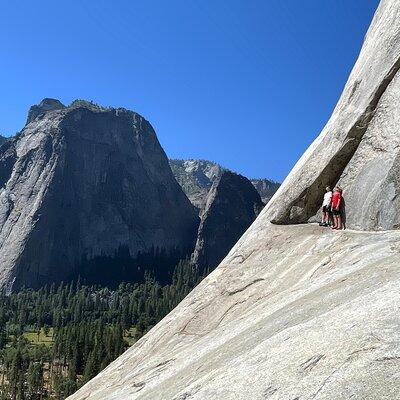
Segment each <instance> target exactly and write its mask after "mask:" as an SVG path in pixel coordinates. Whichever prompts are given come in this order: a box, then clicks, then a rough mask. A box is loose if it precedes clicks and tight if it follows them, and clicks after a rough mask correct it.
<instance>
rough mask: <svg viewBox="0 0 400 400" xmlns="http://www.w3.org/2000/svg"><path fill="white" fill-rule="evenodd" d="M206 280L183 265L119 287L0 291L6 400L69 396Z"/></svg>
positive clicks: (1, 384)
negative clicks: (161, 277) (167, 276)
mask: <svg viewBox="0 0 400 400" xmlns="http://www.w3.org/2000/svg"><path fill="white" fill-rule="evenodd" d="M201 279H202V275H201V274H200V273H199V271H198V270H197V269H196V268H194V267H193V266H192V265H191V264H190V262H189V261H187V260H185V261H180V262H179V264H178V265H177V266H176V267H175V269H174V272H173V275H172V280H171V282H170V283H169V284H164V285H162V284H160V283H159V282H157V281H156V280H155V279H154V278H153V277H152V276H151V275H150V274H147V275H146V276H145V279H144V281H143V282H141V283H121V284H120V285H119V286H118V288H116V289H115V290H112V289H109V288H107V287H102V286H100V285H90V286H89V285H85V284H83V283H82V282H81V281H80V280H78V281H76V282H71V283H68V284H63V283H61V284H60V285H59V286H57V287H56V286H55V285H52V286H51V287H47V286H46V287H43V288H42V289H40V290H31V289H23V290H21V291H20V292H18V293H13V294H11V295H6V294H5V293H4V292H3V293H0V400H5V399H7V400H8V399H11V400H42V399H60V400H61V399H65V398H66V397H67V396H69V395H70V394H72V393H74V392H75V391H76V390H77V389H79V387H81V386H82V385H83V384H85V383H86V382H87V381H89V380H90V379H91V378H93V377H94V376H95V375H97V374H98V373H99V372H100V371H101V370H102V369H104V368H105V367H106V366H107V365H108V364H109V363H110V362H112V361H113V360H114V359H116V358H117V357H118V356H119V355H120V354H122V353H123V352H124V351H125V350H126V349H127V348H128V347H129V346H130V345H132V344H133V343H135V342H136V341H137V340H138V339H140V337H142V336H143V335H144V334H145V333H146V332H147V331H148V330H150V329H151V328H152V327H153V326H154V325H155V324H156V323H157V322H158V321H160V320H161V319H162V318H163V317H164V316H165V315H166V314H168V313H169V312H170V311H171V310H172V309H173V308H174V307H175V306H176V305H177V304H178V303H179V302H180V301H181V300H182V299H183V298H184V297H185V296H186V295H187V294H188V293H189V292H190V291H191V290H192V289H193V288H194V287H195V286H196V285H197V284H198V283H199V282H200V281H201Z"/></svg>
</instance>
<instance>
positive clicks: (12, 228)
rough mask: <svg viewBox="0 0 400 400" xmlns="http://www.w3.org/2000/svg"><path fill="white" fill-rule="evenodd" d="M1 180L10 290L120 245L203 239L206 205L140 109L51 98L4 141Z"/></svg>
mask: <svg viewBox="0 0 400 400" xmlns="http://www.w3.org/2000/svg"><path fill="white" fill-rule="evenodd" d="M0 187H1V189H0V265H1V268H0V285H1V286H2V287H6V288H7V289H9V290H14V289H18V288H20V287H22V286H30V287H38V286H41V285H43V284H45V283H49V282H60V281H61V280H66V279H68V278H71V276H73V275H74V274H75V275H76V274H79V273H80V271H79V269H78V268H79V266H80V265H81V263H82V262H83V260H92V259H95V258H96V257H106V256H109V257H113V256H114V255H115V254H116V252H118V251H119V250H120V249H125V251H126V252H128V253H129V255H130V256H131V257H133V258H134V257H135V256H136V255H137V254H138V253H139V252H141V253H143V252H146V251H150V250H151V249H154V248H160V249H164V250H166V251H167V252H173V251H179V252H183V253H188V252H191V251H192V249H193V246H194V242H195V235H196V231H197V228H198V224H199V220H198V216H197V211H196V209H195V208H194V207H193V206H192V205H191V203H190V202H189V200H188V199H187V197H186V196H185V194H184V193H183V191H182V189H181V188H180V186H179V185H178V184H177V182H176V180H175V179H174V176H173V174H172V172H171V169H170V167H169V164H168V159H167V157H166V155H165V153H164V151H163V149H162V148H161V146H160V144H159V142H158V140H157V137H156V134H155V132H154V130H153V128H152V127H151V125H150V123H149V122H147V121H146V120H145V119H144V118H143V117H141V116H140V115H139V114H137V113H135V112H132V111H128V110H125V109H104V108H102V107H96V106H95V105H93V104H92V103H90V104H88V106H86V104H85V103H84V102H82V101H80V102H78V103H73V105H72V106H70V107H65V106H64V105H62V104H61V103H60V102H59V101H57V100H54V99H44V100H43V101H42V102H41V103H40V104H39V105H37V106H33V107H31V109H30V111H29V117H28V123H27V125H26V126H25V128H24V129H23V130H22V131H21V132H20V133H19V134H18V135H16V136H15V137H13V138H12V139H10V140H9V141H7V142H6V143H5V144H4V145H3V146H2V147H1V148H0ZM95 267H96V265H93V268H94V271H93V272H95V273H99V271H97V272H96V268H95ZM99 274H100V273H99Z"/></svg>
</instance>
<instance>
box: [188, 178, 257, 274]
mask: <svg viewBox="0 0 400 400" xmlns="http://www.w3.org/2000/svg"><path fill="white" fill-rule="evenodd" d="M263 207H264V203H263V202H262V201H261V197H260V195H259V194H258V192H257V190H256V189H255V188H254V186H253V185H252V184H251V182H250V181H249V180H248V179H247V178H245V177H244V176H241V175H237V174H235V173H233V172H230V171H223V172H222V174H221V175H220V176H219V177H218V179H217V180H216V181H215V182H214V183H213V185H212V187H211V189H210V191H209V193H208V195H207V200H206V205H205V207H204V210H203V211H202V213H201V215H200V220H201V222H200V226H199V230H198V234H197V242H196V247H195V250H194V253H193V257H192V260H193V262H194V264H195V265H197V266H198V267H199V268H200V270H212V269H214V268H215V267H216V266H217V265H218V264H219V263H220V262H221V261H222V260H223V258H224V257H225V256H226V255H227V254H228V252H229V250H230V249H231V248H232V247H233V245H234V244H235V243H236V242H237V241H238V240H239V238H240V237H241V236H242V235H243V233H244V232H245V231H246V229H247V228H248V227H249V226H250V225H251V224H252V223H253V222H254V220H255V219H256V217H257V215H258V214H259V213H260V211H261V210H262V208H263Z"/></svg>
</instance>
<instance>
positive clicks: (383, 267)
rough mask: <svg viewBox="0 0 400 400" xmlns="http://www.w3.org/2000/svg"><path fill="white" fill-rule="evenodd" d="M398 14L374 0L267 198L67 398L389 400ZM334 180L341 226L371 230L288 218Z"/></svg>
mask: <svg viewBox="0 0 400 400" xmlns="http://www.w3.org/2000/svg"><path fill="white" fill-rule="evenodd" d="M399 21H400V2H398V1H397V0H383V1H381V4H380V6H379V8H378V10H377V12H376V15H375V17H374V19H373V21H372V24H371V27H370V29H369V31H368V34H367V36H366V38H365V41H364V45H363V48H362V50H361V53H360V57H359V59H358V61H357V63H356V65H355V67H354V69H353V71H352V74H351V76H350V78H349V81H348V83H347V85H346V87H345V89H344V92H343V95H342V97H341V99H340V100H339V103H338V105H337V106H336V108H335V111H334V113H333V115H332V117H331V119H330V120H329V122H328V124H327V126H326V127H325V128H324V130H323V132H322V133H321V135H320V136H319V137H318V138H317V140H316V141H315V142H314V144H312V146H311V147H310V148H309V150H307V152H306V153H305V154H304V156H303V157H302V158H301V159H300V161H299V162H298V164H297V165H296V166H295V168H294V169H293V171H292V172H291V174H290V175H289V177H288V178H287V180H286V181H285V182H284V183H283V185H282V186H281V188H280V189H279V190H278V192H277V193H276V195H275V196H274V198H273V199H272V200H271V202H270V203H269V204H268V205H267V206H266V207H265V208H264V210H263V211H262V212H261V214H260V215H259V217H258V218H257V219H256V221H255V222H254V223H253V225H252V226H251V227H250V228H249V229H248V230H247V231H246V233H245V234H244V235H243V236H242V238H241V239H240V240H239V242H238V243H237V244H236V245H235V246H234V248H233V249H232V250H231V251H230V253H229V254H228V256H227V257H226V258H225V259H224V260H223V261H222V263H221V264H220V265H219V266H218V268H217V269H216V270H215V271H214V272H213V273H211V275H209V276H208V277H207V278H206V279H205V280H204V281H203V282H202V283H201V284H200V285H199V286H198V287H197V288H196V289H195V290H194V291H193V292H192V293H191V294H189V295H188V296H187V297H186V298H185V299H184V301H183V302H182V303H181V304H179V305H178V307H177V308H176V309H175V310H173V311H172V312H171V313H170V314H169V315H168V316H167V317H165V318H164V319H163V320H162V321H161V322H160V323H159V324H157V325H156V326H155V327H154V328H153V329H152V330H151V331H150V332H149V333H148V334H147V335H146V336H144V337H143V338H142V339H141V340H140V341H139V342H138V343H136V344H135V345H134V346H133V347H132V348H131V349H129V350H128V351H127V352H126V353H124V354H123V355H122V356H121V357H119V358H118V359H117V360H116V361H114V362H113V363H112V364H110V365H109V366H108V367H107V368H106V369H105V370H104V371H103V372H101V373H100V374H99V375H98V376H97V377H95V378H94V379H93V380H92V381H90V382H89V383H88V384H86V385H85V386H83V387H82V388H81V389H80V390H79V391H78V392H77V393H75V394H74V395H72V396H71V397H70V399H71V400H83V399H85V400H100V399H101V400H117V399H118V400H122V399H124V400H127V399H129V400H135V399H140V400H150V399H151V400H184V399H186V400H189V399H190V400H205V399H207V400H221V399H224V400H238V399H243V400H244V399H246V400H247V399H254V400H262V399H268V400H339V399H340V400H341V399H352V400H378V399H379V400H398V399H399V391H400V390H399V389H400V372H399V371H400V370H399V365H400V361H399V360H400V330H399V326H400V313H399V305H400V290H399V289H400V268H399V257H400V230H397V228H398V226H397V223H398V216H397V215H398V213H399V209H398V208H397V207H398V206H397V203H396V201H397V200H396V196H398V194H397V187H398V186H397V180H398V176H399V175H398V168H397V165H398V161H397V158H398V157H397V150H398V144H397V142H398V135H397V134H396V133H397V132H396V130H397V129H396V127H397V120H398V118H399V113H400V109H399V108H398V107H397V101H398V100H397V92H398V89H397V88H398V82H397V80H398V77H397V76H396V75H397V71H398V68H399V66H400V65H399V64H400V62H399V54H400V24H399ZM322 148H323V149H324V151H321V149H322ZM379 169H381V170H379ZM339 180H340V183H341V184H342V186H343V188H344V190H345V196H346V200H347V201H346V208H347V212H348V223H349V224H350V226H354V227H358V226H360V227H362V228H364V226H365V225H364V223H366V222H367V219H368V218H371V221H370V222H369V223H368V225H367V228H368V229H371V231H356V230H346V231H332V230H330V229H324V228H320V227H318V226H317V225H311V224H299V223H301V222H306V221H307V220H308V219H309V218H310V217H312V216H313V215H314V214H315V213H316V211H317V209H318V207H319V206H320V200H321V195H322V193H323V189H324V186H325V185H327V184H332V183H333V184H335V183H336V182H338V181H339ZM377 193H380V199H381V200H382V201H381V202H376V201H375V200H376V199H377ZM362 200H363V201H364V202H365V205H363V203H362ZM358 206H359V209H358V208H357V207H358ZM349 209H351V210H349ZM385 210H386V211H387V214H386V215H385V214H384V211H385ZM368 213H370V214H368ZM271 221H272V222H271ZM358 221H361V223H359V222H358ZM273 222H274V223H275V224H274V223H273ZM288 223H291V224H292V225H285V224H288ZM293 223H297V224H298V225H293ZM277 224H279V225H277ZM358 224H359V225H358ZM385 228H386V229H387V228H390V229H389V230H386V231H385V230H382V229H385Z"/></svg>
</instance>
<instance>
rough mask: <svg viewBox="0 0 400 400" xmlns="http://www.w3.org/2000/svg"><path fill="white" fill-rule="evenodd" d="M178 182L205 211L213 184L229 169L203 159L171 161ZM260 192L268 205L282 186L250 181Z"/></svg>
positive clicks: (261, 181)
mask: <svg viewBox="0 0 400 400" xmlns="http://www.w3.org/2000/svg"><path fill="white" fill-rule="evenodd" d="M169 162H170V165H171V169H172V172H173V173H174V175H175V178H176V180H177V181H178V183H179V184H180V185H181V186H182V189H183V191H184V192H185V193H186V196H188V198H189V200H190V201H191V202H192V203H193V204H194V205H195V206H196V207H197V208H198V209H200V210H201V209H203V208H204V207H205V202H206V198H207V194H208V191H209V190H210V188H211V186H212V184H213V183H214V182H215V181H216V180H217V179H218V177H220V176H221V174H222V172H223V171H229V169H228V168H225V167H223V166H221V165H220V164H217V163H216V162H213V161H208V160H203V159H198V160H197V159H187V160H185V159H171V160H169ZM250 182H251V183H252V184H253V185H254V187H255V188H256V189H257V191H258V192H259V194H260V196H261V199H262V201H263V202H264V203H267V202H268V201H269V200H270V198H271V197H272V196H273V195H274V193H275V192H276V191H277V190H278V187H279V186H280V184H279V183H278V182H274V181H272V180H269V179H250Z"/></svg>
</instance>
